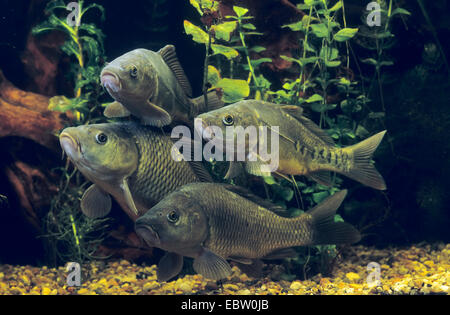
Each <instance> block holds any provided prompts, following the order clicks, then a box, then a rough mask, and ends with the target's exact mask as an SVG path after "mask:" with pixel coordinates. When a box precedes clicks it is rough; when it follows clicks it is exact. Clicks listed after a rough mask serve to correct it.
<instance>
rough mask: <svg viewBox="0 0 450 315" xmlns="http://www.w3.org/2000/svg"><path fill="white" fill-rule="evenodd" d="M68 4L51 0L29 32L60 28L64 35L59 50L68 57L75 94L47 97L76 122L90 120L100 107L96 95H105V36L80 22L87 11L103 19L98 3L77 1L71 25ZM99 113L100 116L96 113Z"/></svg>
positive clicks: (93, 25) (53, 106) (53, 105)
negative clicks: (102, 74) (44, 15)
mask: <svg viewBox="0 0 450 315" xmlns="http://www.w3.org/2000/svg"><path fill="white" fill-rule="evenodd" d="M66 8H67V5H66V4H65V3H64V1H63V0H52V1H50V2H48V4H47V6H46V13H47V14H48V15H49V17H48V19H47V20H46V21H45V22H43V23H42V24H40V25H37V26H35V27H34V28H33V30H32V34H34V35H38V34H40V33H43V32H48V31H60V32H63V33H64V34H65V35H66V38H67V39H66V41H65V42H64V44H63V45H62V46H61V50H62V51H63V52H64V53H65V54H66V55H67V56H69V57H70V58H71V60H72V61H73V62H72V63H71V69H70V71H69V79H70V80H71V81H72V82H74V97H73V98H67V97H65V96H56V97H53V98H51V99H50V104H49V109H51V110H55V111H60V112H67V111H72V112H74V113H75V114H76V118H77V119H76V122H77V123H84V122H86V121H91V120H92V119H93V116H95V115H96V114H97V113H95V112H96V111H98V109H99V108H100V105H101V104H100V103H99V101H98V100H99V98H100V97H101V96H102V94H104V91H103V89H102V87H101V85H100V81H99V77H100V71H101V67H102V65H103V63H104V62H105V58H104V55H105V53H104V48H103V39H104V37H105V35H104V34H103V32H102V31H101V30H100V29H99V28H98V27H97V26H96V25H95V24H93V23H86V22H85V21H83V22H82V19H83V17H85V15H86V13H87V12H88V11H90V10H92V9H94V8H95V9H98V10H99V11H100V13H101V20H104V19H105V16H104V9H103V7H102V6H101V5H98V4H95V3H93V4H90V5H88V6H86V7H84V1H79V2H78V8H77V9H76V11H75V12H78V13H77V14H75V15H74V19H75V20H74V21H73V23H74V24H73V25H69V24H68V21H67V9H66ZM97 116H100V115H97Z"/></svg>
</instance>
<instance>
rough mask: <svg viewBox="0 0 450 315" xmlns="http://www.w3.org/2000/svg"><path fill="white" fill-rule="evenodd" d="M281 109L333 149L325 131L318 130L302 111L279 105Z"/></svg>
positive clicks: (298, 108)
mask: <svg viewBox="0 0 450 315" xmlns="http://www.w3.org/2000/svg"><path fill="white" fill-rule="evenodd" d="M281 109H282V110H283V111H284V112H286V113H287V114H289V115H291V116H292V117H294V118H295V119H297V120H298V121H299V122H301V123H302V124H303V125H304V126H305V127H306V128H308V130H309V131H311V132H312V133H314V134H315V135H316V136H317V137H319V138H320V139H321V140H322V141H323V142H325V143H326V144H328V145H331V146H333V147H334V145H335V143H334V140H333V139H332V138H331V137H330V136H329V135H328V134H327V133H326V131H325V130H323V129H320V127H319V126H317V125H316V124H315V123H314V122H313V121H312V120H310V119H308V118H306V117H305V116H303V115H302V113H303V109H302V108H301V107H298V106H295V105H281Z"/></svg>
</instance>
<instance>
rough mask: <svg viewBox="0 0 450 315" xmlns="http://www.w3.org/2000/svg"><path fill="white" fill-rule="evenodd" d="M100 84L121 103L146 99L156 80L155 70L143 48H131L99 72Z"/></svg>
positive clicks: (151, 92)
mask: <svg viewBox="0 0 450 315" xmlns="http://www.w3.org/2000/svg"><path fill="white" fill-rule="evenodd" d="M100 81H101V84H102V86H104V87H105V88H106V90H107V91H108V93H109V94H110V95H111V96H112V97H113V98H114V99H115V100H117V101H119V102H121V103H127V102H132V101H135V102H141V101H145V100H148V99H149V98H150V97H151V96H152V94H153V92H154V86H155V82H156V70H155V68H154V67H153V66H152V64H151V62H150V60H148V56H147V55H146V50H145V49H135V50H132V51H130V52H128V53H126V54H124V55H122V56H120V57H118V58H116V59H114V60H113V61H112V62H110V63H109V64H108V65H107V66H105V67H104V68H103V70H102V72H101V74H100Z"/></svg>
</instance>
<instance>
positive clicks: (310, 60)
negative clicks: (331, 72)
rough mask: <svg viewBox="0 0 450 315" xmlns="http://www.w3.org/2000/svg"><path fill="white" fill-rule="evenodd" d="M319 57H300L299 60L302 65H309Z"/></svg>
mask: <svg viewBox="0 0 450 315" xmlns="http://www.w3.org/2000/svg"><path fill="white" fill-rule="evenodd" d="M319 59H320V58H319V57H308V58H300V59H299V61H300V63H301V64H302V65H307V64H310V63H314V62H316V61H317V60H319Z"/></svg>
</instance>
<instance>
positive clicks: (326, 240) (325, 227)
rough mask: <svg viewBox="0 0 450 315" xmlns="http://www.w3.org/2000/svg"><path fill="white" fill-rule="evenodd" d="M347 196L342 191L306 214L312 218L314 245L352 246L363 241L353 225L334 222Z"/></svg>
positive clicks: (344, 191) (345, 192)
mask: <svg viewBox="0 0 450 315" xmlns="http://www.w3.org/2000/svg"><path fill="white" fill-rule="evenodd" d="M346 195H347V190H341V191H339V192H337V193H335V194H334V195H333V196H330V197H328V198H327V199H325V200H324V201H322V202H321V203H320V204H318V205H317V206H315V207H314V208H312V209H311V210H308V211H307V212H306V214H309V215H311V216H312V229H313V232H312V244H314V245H321V244H351V243H356V242H358V241H359V240H360V239H361V235H360V234H359V232H358V231H357V230H356V229H355V228H354V227H353V226H352V225H350V224H348V223H345V222H334V215H335V214H336V210H337V209H338V208H339V206H340V205H341V203H342V201H343V200H344V198H345V196H346Z"/></svg>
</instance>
